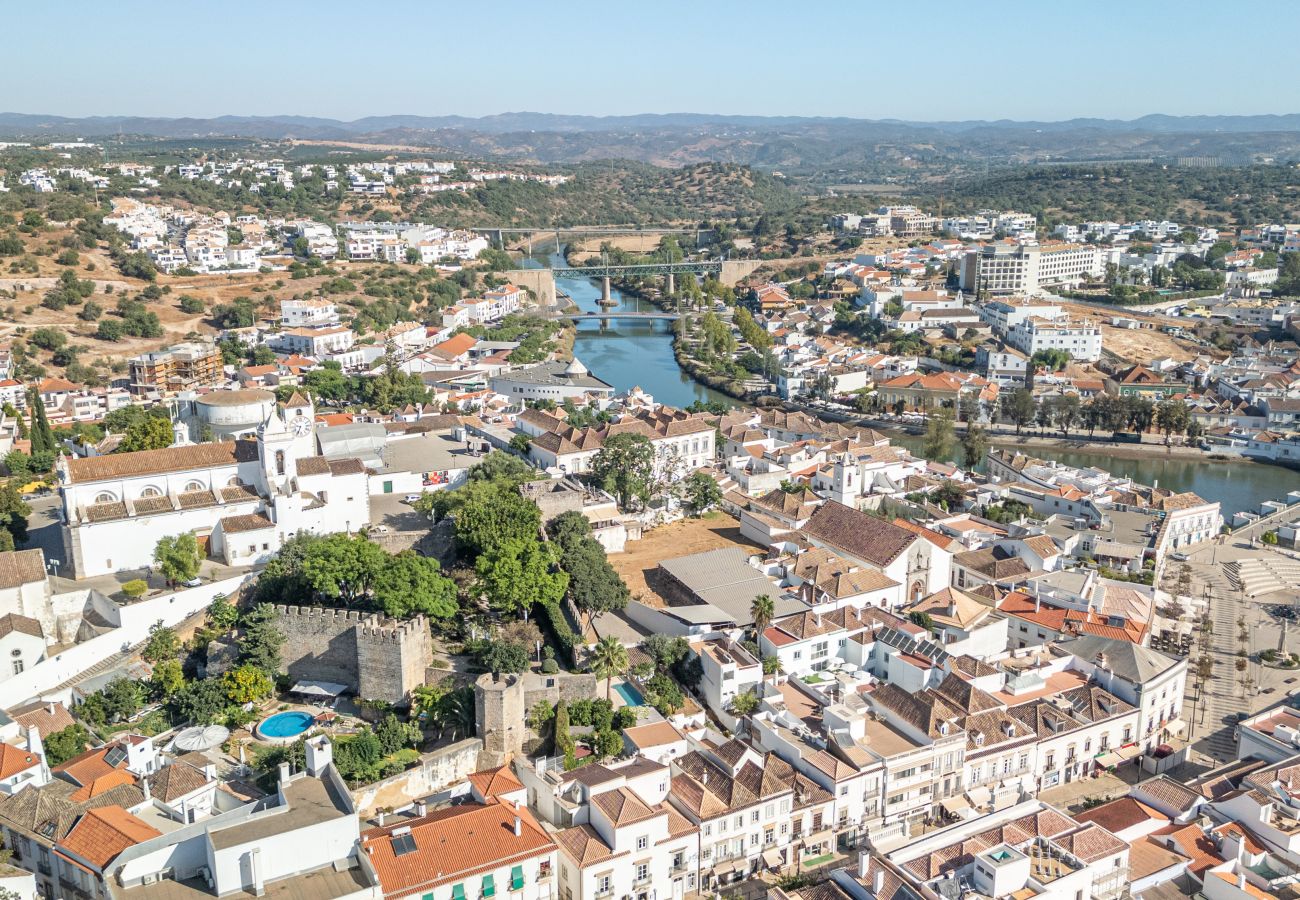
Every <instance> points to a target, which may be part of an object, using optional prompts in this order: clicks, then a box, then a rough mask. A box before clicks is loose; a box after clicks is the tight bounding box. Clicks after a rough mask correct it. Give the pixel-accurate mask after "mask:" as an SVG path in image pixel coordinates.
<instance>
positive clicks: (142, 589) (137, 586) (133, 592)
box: [122, 578, 149, 600]
mask: <svg viewBox="0 0 1300 900" xmlns="http://www.w3.org/2000/svg"><path fill="white" fill-rule="evenodd" d="M148 592H149V582H147V581H145V580H144V579H143V578H133V579H131V580H130V581H128V582H126V583H125V584H123V585H122V593H123V595H125V596H126V598H127V599H128V600H139V599H140V598H141V597H143V596H144V595H145V594H146V593H148Z"/></svg>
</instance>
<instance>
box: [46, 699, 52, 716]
mask: <svg viewBox="0 0 1300 900" xmlns="http://www.w3.org/2000/svg"><path fill="white" fill-rule="evenodd" d="M45 711H46V712H47V713H49V714H50V715H54V701H53V700H51V701H50V702H49V703H47V704H45Z"/></svg>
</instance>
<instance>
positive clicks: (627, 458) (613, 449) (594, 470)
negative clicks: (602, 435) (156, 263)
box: [591, 434, 655, 508]
mask: <svg viewBox="0 0 1300 900" xmlns="http://www.w3.org/2000/svg"><path fill="white" fill-rule="evenodd" d="M654 466H655V451H654V446H653V445H652V444H651V443H650V439H649V438H648V437H646V436H645V435H643V434H616V435H614V436H613V437H611V438H609V439H608V440H606V441H605V446H604V447H602V448H601V450H600V452H598V453H597V454H596V455H595V456H594V457H593V458H592V460H591V478H592V480H593V481H595V482H596V484H598V485H600V487H601V488H603V489H604V490H606V491H608V492H609V493H611V494H613V495H614V496H615V497H617V498H618V503H619V505H620V506H622V507H624V508H630V507H631V504H632V501H633V500H638V501H641V502H644V501H645V500H646V499H647V498H648V497H649V493H650V484H651V481H652V480H653V478H654Z"/></svg>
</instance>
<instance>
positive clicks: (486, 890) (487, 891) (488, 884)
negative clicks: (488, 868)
mask: <svg viewBox="0 0 1300 900" xmlns="http://www.w3.org/2000/svg"><path fill="white" fill-rule="evenodd" d="M496 892H497V886H496V882H495V881H494V880H493V878H492V876H491V875H484V876H483V896H484V897H494V896H496Z"/></svg>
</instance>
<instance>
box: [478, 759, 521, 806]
mask: <svg viewBox="0 0 1300 900" xmlns="http://www.w3.org/2000/svg"><path fill="white" fill-rule="evenodd" d="M469 783H470V784H472V785H473V786H474V789H475V790H476V791H478V794H479V796H480V797H482V798H483V799H484V800H495V799H496V797H497V796H498V795H500V794H509V793H512V792H513V791H518V790H522V789H523V785H522V784H521V783H520V782H519V779H518V778H516V777H515V773H514V772H512V771H511V770H510V766H508V765H506V766H497V767H496V768H495V769H484V770H483V771H482V772H474V773H473V774H471V775H470V776H469Z"/></svg>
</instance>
